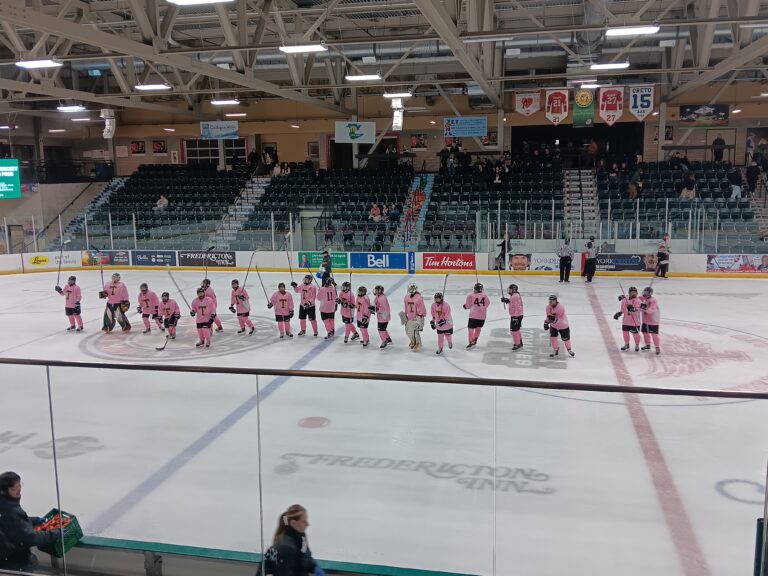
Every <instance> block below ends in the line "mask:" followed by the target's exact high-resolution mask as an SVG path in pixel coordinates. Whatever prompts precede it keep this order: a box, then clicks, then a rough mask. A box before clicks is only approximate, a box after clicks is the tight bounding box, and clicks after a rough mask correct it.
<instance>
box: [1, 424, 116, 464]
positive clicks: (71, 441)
mask: <svg viewBox="0 0 768 576" xmlns="http://www.w3.org/2000/svg"><path fill="white" fill-rule="evenodd" d="M36 436H38V434H37V433H36V432H29V433H20V432H15V431H13V430H5V431H3V432H0V454H3V453H4V452H8V451H10V450H13V449H14V448H24V449H27V450H31V451H32V453H33V454H34V455H35V456H37V457H38V458H41V459H43V460H53V446H52V443H51V441H50V440H47V441H44V442H35V437H36ZM102 448H104V445H103V444H102V443H101V442H100V441H99V439H98V438H94V437H93V436H63V437H61V438H56V457H57V458H75V457H77V456H82V455H84V454H88V453H89V452H95V451H97V450H101V449H102Z"/></svg>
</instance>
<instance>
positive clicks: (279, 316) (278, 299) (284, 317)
mask: <svg viewBox="0 0 768 576" xmlns="http://www.w3.org/2000/svg"><path fill="white" fill-rule="evenodd" d="M267 308H269V309H272V308H274V309H275V320H276V321H277V329H278V330H280V338H285V337H286V336H288V338H293V334H291V318H293V296H291V295H290V294H288V292H286V291H285V284H283V283H282V282H280V284H278V285H277V292H275V293H274V294H272V298H270V299H269V303H268V304H267Z"/></svg>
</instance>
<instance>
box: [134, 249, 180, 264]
mask: <svg viewBox="0 0 768 576" xmlns="http://www.w3.org/2000/svg"><path fill="white" fill-rule="evenodd" d="M133 265H134V266H176V251H175V250H134V251H133Z"/></svg>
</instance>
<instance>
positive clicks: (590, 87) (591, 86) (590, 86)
mask: <svg viewBox="0 0 768 576" xmlns="http://www.w3.org/2000/svg"><path fill="white" fill-rule="evenodd" d="M604 86H605V84H582V85H581V86H580V88H583V89H584V90H597V89H598V88H603V87H604Z"/></svg>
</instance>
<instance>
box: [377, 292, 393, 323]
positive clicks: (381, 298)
mask: <svg viewBox="0 0 768 576" xmlns="http://www.w3.org/2000/svg"><path fill="white" fill-rule="evenodd" d="M373 305H374V306H375V307H376V320H377V321H378V322H389V321H390V320H391V319H392V313H391V312H390V309H389V300H388V299H387V297H386V296H385V295H384V294H379V295H378V296H374V297H373Z"/></svg>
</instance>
